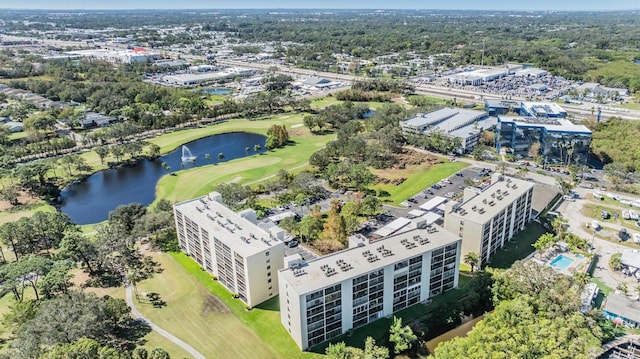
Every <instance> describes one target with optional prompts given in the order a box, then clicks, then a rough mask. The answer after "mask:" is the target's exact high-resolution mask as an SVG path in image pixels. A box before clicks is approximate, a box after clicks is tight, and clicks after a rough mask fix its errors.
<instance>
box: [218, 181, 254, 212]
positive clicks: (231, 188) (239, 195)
mask: <svg viewBox="0 0 640 359" xmlns="http://www.w3.org/2000/svg"><path fill="white" fill-rule="evenodd" d="M215 190H216V191H217V192H219V193H220V194H221V195H222V203H224V204H225V205H226V206H228V207H230V208H234V209H235V208H239V207H240V206H241V204H242V202H244V201H245V200H246V199H247V198H249V195H250V194H251V190H250V189H249V188H248V187H246V186H243V185H241V184H239V183H220V184H218V185H217V186H216V187H215Z"/></svg>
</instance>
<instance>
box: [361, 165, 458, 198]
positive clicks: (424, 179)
mask: <svg viewBox="0 0 640 359" xmlns="http://www.w3.org/2000/svg"><path fill="white" fill-rule="evenodd" d="M467 166H468V164H467V163H464V162H444V163H439V164H436V165H433V166H430V165H422V166H416V167H413V168H411V169H408V170H403V172H402V173H401V174H400V177H404V178H406V180H405V181H404V182H402V184H400V185H399V186H396V185H394V184H392V183H387V184H382V183H378V184H376V185H374V186H371V188H372V189H374V190H376V191H380V190H382V191H386V192H388V193H389V195H390V196H389V197H382V199H383V200H385V201H386V200H388V201H389V202H391V204H394V205H399V204H400V203H401V202H403V201H406V200H407V199H408V198H409V197H411V196H413V195H415V194H416V193H418V192H420V191H422V190H423V189H425V188H427V187H429V186H431V185H432V184H435V183H437V182H438V181H440V180H441V179H443V178H447V177H449V176H451V175H453V174H454V173H456V172H458V171H460V170H461V169H463V168H465V167H467ZM378 174H380V173H378ZM392 177H396V176H392Z"/></svg>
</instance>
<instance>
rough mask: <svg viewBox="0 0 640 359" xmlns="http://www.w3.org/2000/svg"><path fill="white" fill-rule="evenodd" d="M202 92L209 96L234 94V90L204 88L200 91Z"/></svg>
mask: <svg viewBox="0 0 640 359" xmlns="http://www.w3.org/2000/svg"><path fill="white" fill-rule="evenodd" d="M200 92H204V93H207V94H209V95H228V94H230V93H231V92H233V90H231V89H225V88H210V87H209V88H203V89H200Z"/></svg>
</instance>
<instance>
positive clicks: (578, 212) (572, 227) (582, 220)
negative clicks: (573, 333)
mask: <svg viewBox="0 0 640 359" xmlns="http://www.w3.org/2000/svg"><path fill="white" fill-rule="evenodd" d="M575 191H576V192H577V193H578V194H579V195H580V199H577V200H575V201H563V202H562V203H561V204H560V205H559V206H558V208H557V211H558V212H560V213H561V214H562V216H563V217H564V218H565V219H566V220H567V222H568V223H569V231H570V232H571V233H573V234H575V235H577V236H579V237H581V238H584V239H587V240H588V241H592V243H593V247H594V253H596V254H597V255H598V257H599V258H598V265H597V267H596V268H595V270H594V272H593V276H594V277H596V278H598V279H600V280H601V281H602V282H603V283H604V284H605V285H607V286H608V287H610V288H613V289H615V288H616V287H617V286H618V284H619V283H620V282H623V281H629V280H632V279H630V278H628V277H625V276H624V275H622V274H621V273H617V272H614V271H612V270H611V269H609V260H610V259H611V256H612V255H613V254H616V253H622V251H623V250H625V249H630V248H629V247H626V246H623V245H621V244H618V243H614V242H610V241H607V240H604V239H600V238H598V237H595V235H594V232H593V229H589V228H587V227H586V223H591V221H593V218H590V217H587V216H585V215H584V214H582V207H583V206H584V205H585V204H588V203H591V204H599V203H598V202H595V201H591V200H588V199H586V195H587V194H588V193H590V192H591V191H589V190H586V189H584V188H576V189H575ZM607 227H611V228H613V229H614V230H615V231H619V230H620V229H622V228H624V227H623V226H621V225H619V224H616V223H607Z"/></svg>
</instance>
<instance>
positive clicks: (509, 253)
mask: <svg viewBox="0 0 640 359" xmlns="http://www.w3.org/2000/svg"><path fill="white" fill-rule="evenodd" d="M547 232H548V231H547V230H546V229H545V228H544V227H542V226H541V225H540V224H539V223H536V222H531V223H529V224H528V225H527V226H526V227H525V229H524V230H523V231H521V232H520V233H518V234H516V235H515V236H514V237H513V238H512V239H511V241H509V242H507V243H506V244H505V245H504V248H502V249H501V250H498V252H496V254H494V255H493V257H491V259H490V262H489V263H488V264H487V266H489V267H492V268H501V269H508V268H510V267H511V265H512V264H513V263H514V262H515V261H517V260H521V259H524V258H526V257H527V256H528V255H530V254H531V253H533V252H534V251H535V248H533V247H532V246H531V245H532V244H533V243H535V242H536V241H537V240H538V238H539V237H540V236H541V235H542V234H544V233H547Z"/></svg>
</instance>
